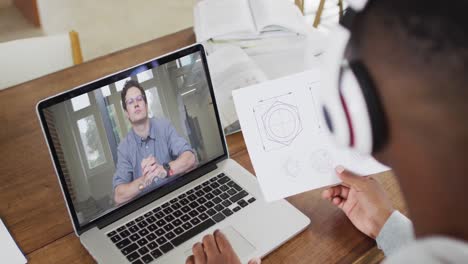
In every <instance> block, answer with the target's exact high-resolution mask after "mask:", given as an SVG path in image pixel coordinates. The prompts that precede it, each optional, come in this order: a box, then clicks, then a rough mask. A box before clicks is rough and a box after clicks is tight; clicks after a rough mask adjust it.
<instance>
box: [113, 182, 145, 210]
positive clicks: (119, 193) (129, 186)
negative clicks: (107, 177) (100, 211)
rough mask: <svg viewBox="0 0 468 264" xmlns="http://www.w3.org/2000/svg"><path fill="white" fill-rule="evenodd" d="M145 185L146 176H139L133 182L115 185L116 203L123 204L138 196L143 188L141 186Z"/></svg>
mask: <svg viewBox="0 0 468 264" xmlns="http://www.w3.org/2000/svg"><path fill="white" fill-rule="evenodd" d="M141 185H144V178H143V177H139V178H137V179H135V180H134V181H132V182H129V183H122V184H120V185H118V186H117V187H115V190H114V201H115V203H116V204H122V203H125V202H127V201H128V200H130V199H132V198H133V197H135V196H137V195H138V194H139V193H140V192H141V190H140V188H139V186H141Z"/></svg>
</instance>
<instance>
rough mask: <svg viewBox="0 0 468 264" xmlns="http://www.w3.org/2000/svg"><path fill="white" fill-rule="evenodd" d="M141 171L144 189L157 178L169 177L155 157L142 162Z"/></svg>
mask: <svg viewBox="0 0 468 264" xmlns="http://www.w3.org/2000/svg"><path fill="white" fill-rule="evenodd" d="M141 171H142V173H143V185H144V187H147V186H150V185H151V183H152V182H153V181H154V180H155V179H156V178H165V177H166V176H167V171H166V170H165V169H164V167H163V165H162V164H160V163H159V162H158V160H157V159H156V158H155V157H154V156H153V155H150V156H149V157H147V158H145V159H143V160H142V161H141Z"/></svg>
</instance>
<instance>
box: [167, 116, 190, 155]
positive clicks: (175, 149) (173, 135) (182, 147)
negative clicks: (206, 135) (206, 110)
mask: <svg viewBox="0 0 468 264" xmlns="http://www.w3.org/2000/svg"><path fill="white" fill-rule="evenodd" d="M166 136H167V145H168V147H169V153H170V154H171V157H172V159H173V160H174V159H177V158H178V157H179V156H180V155H181V154H182V153H184V152H185V151H190V152H192V153H193V152H194V151H193V149H192V146H190V144H189V143H188V142H187V140H185V138H183V137H182V136H180V135H179V134H178V133H177V131H176V130H175V128H174V126H173V125H172V124H171V123H170V122H169V121H168V122H167V128H166Z"/></svg>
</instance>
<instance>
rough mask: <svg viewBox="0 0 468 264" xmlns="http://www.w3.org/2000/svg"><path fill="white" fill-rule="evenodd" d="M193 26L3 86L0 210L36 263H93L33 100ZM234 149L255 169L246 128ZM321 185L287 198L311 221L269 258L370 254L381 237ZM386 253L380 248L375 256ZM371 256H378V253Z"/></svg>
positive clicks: (233, 140)
mask: <svg viewBox="0 0 468 264" xmlns="http://www.w3.org/2000/svg"><path fill="white" fill-rule="evenodd" d="M194 41H195V37H194V33H193V30H192V29H186V30H183V31H179V32H177V33H174V34H172V35H168V36H165V37H162V38H159V39H155V40H152V41H149V42H147V43H143V44H141V45H138V46H135V47H132V48H128V49H125V50H122V51H119V52H116V53H113V54H110V55H107V56H104V57H101V58H98V59H96V60H92V61H89V62H86V63H83V64H81V65H78V66H75V67H72V68H68V69H65V70H62V71H59V72H57V73H54V74H51V75H48V76H44V77H42V78H39V79H36V80H32V81H29V82H27V83H24V84H20V85H18V86H15V87H12V88H9V89H5V90H2V91H0V124H2V127H1V128H0V157H1V162H0V182H1V185H0V201H1V202H0V218H1V219H2V220H3V221H4V223H5V224H6V226H7V228H8V229H9V231H10V233H11V234H12V236H13V238H14V239H15V241H16V242H17V243H18V246H19V247H20V249H21V250H22V251H23V253H24V254H25V255H26V256H27V259H28V261H29V262H30V263H67V264H71V263H93V262H94V260H93V259H92V258H91V256H90V255H89V254H88V252H87V251H86V250H85V249H84V247H83V246H81V244H80V242H79V239H78V238H77V237H76V236H75V234H74V232H73V228H72V225H71V221H70V219H69V216H68V212H67V209H66V206H65V203H64V200H63V197H62V193H61V190H60V187H59V184H58V181H57V177H56V175H55V171H54V169H53V166H52V162H51V160H50V156H49V153H48V150H47V146H46V144H45V140H44V137H43V135H42V131H41V128H40V126H39V121H38V118H37V116H36V112H35V106H36V104H37V102H38V101H39V100H41V99H43V98H46V97H48V96H51V95H54V94H56V93H59V92H62V91H65V90H68V89H70V88H73V87H76V86H78V85H80V84H82V83H86V82H88V81H92V80H94V79H96V78H99V77H102V76H105V75H108V74H111V73H113V72H115V71H118V70H121V69H124V68H127V67H130V66H132V65H135V64H137V63H140V62H143V61H146V60H149V59H151V58H153V57H156V56H159V55H162V54H165V53H168V52H170V51H173V50H175V49H178V48H181V47H183V46H186V45H189V44H192V43H194ZM227 142H228V146H229V152H230V154H231V157H232V158H233V159H234V160H236V161H237V162H239V163H240V164H241V165H242V166H244V167H245V168H247V170H249V171H250V172H252V173H254V171H253V168H252V164H251V162H250V158H249V156H248V153H247V150H246V147H245V144H244V140H243V137H242V134H241V133H237V134H234V135H231V136H228V137H227ZM376 179H377V180H378V181H380V182H381V183H382V184H383V185H384V188H385V189H386V190H387V191H388V192H389V194H390V196H391V198H392V200H393V202H394V205H395V207H396V209H399V210H401V211H403V212H406V209H405V208H404V202H403V199H402V196H401V193H400V190H399V188H398V184H397V182H396V181H395V178H394V176H393V175H392V174H391V173H390V172H386V173H382V174H379V175H376ZM320 192H321V190H315V191H309V192H306V193H302V194H299V195H295V196H293V197H290V198H288V199H287V200H288V201H289V202H290V203H292V204H293V205H294V206H295V207H297V208H298V209H299V210H301V211H302V212H303V213H304V214H306V215H307V216H308V217H310V219H311V221H312V224H311V225H310V226H309V227H308V228H307V229H306V230H305V231H304V232H302V233H301V234H299V235H298V236H296V237H295V238H293V239H292V240H290V241H288V242H287V243H286V244H284V245H283V246H281V247H280V248H279V249H277V250H275V251H274V252H273V253H271V254H270V255H268V256H267V257H266V258H264V259H263V263H325V262H326V263H350V262H369V261H370V259H369V254H370V253H372V252H373V253H372V254H371V255H374V256H375V253H378V250H376V248H375V242H374V241H373V240H372V239H370V238H368V237H366V236H365V235H363V234H362V233H360V232H359V231H358V230H357V229H355V228H354V227H353V225H352V224H351V222H349V221H348V220H347V218H346V216H345V215H344V214H343V213H342V212H341V211H340V210H339V209H337V208H335V207H334V206H332V205H331V204H329V203H328V202H326V201H323V200H322V199H321V198H320ZM381 258H382V255H378V254H377V260H378V259H381ZM375 259H376V258H375V257H372V261H375Z"/></svg>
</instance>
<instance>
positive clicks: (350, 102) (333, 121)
mask: <svg viewBox="0 0 468 264" xmlns="http://www.w3.org/2000/svg"><path fill="white" fill-rule="evenodd" d="M348 2H349V4H350V6H351V7H352V8H353V9H355V10H356V11H361V10H362V9H364V7H365V6H366V3H367V1H365V0H364V1H362V0H361V1H359V0H354V1H348ZM349 39H350V32H349V31H348V30H347V29H345V28H344V27H342V26H338V28H336V29H335V30H333V31H332V33H330V38H329V40H330V41H329V43H328V48H327V51H326V52H325V54H324V63H325V68H324V69H325V73H324V75H323V77H324V80H323V82H322V83H323V85H324V86H323V89H321V95H320V98H321V106H322V112H323V115H322V117H323V119H324V120H323V121H324V122H325V123H326V124H327V127H328V129H329V131H330V133H331V135H332V137H333V138H334V139H335V141H336V142H337V143H338V144H340V145H342V146H346V147H349V148H351V149H354V150H357V151H359V152H361V153H363V154H372V153H375V152H377V151H379V150H380V149H381V148H382V147H383V146H384V145H385V143H386V141H387V138H388V135H387V134H388V129H387V122H386V118H385V114H384V112H383V109H382V104H381V103H380V99H379V97H378V94H377V90H376V88H375V85H374V81H373V80H372V77H371V76H370V74H369V71H368V70H367V68H366V66H365V65H364V64H363V63H362V62H361V61H360V60H359V59H353V60H351V61H347V60H345V59H344V53H345V50H346V47H347V45H348V42H349Z"/></svg>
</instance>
